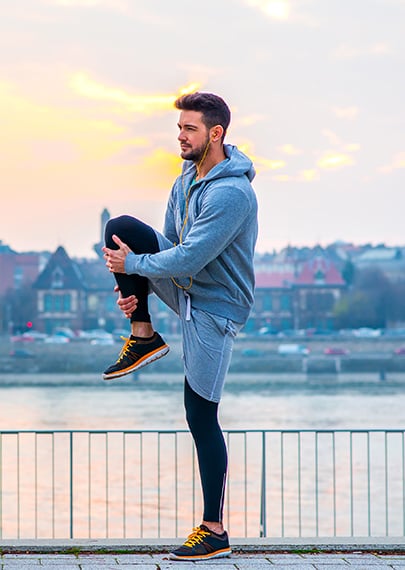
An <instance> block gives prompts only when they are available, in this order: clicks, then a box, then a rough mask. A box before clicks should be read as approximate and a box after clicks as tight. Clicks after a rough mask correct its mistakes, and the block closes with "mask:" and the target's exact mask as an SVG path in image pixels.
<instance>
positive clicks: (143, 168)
mask: <svg viewBox="0 0 405 570" xmlns="http://www.w3.org/2000/svg"><path fill="white" fill-rule="evenodd" d="M182 162H183V161H182V159H181V158H180V156H178V155H176V154H173V153H172V152H169V151H167V150H165V149H164V148H157V149H155V150H153V151H152V153H151V154H148V155H145V156H144V157H142V159H141V160H140V162H139V163H138V164H136V165H135V168H134V175H135V177H136V178H137V179H139V180H140V181H141V182H142V187H143V188H151V189H152V190H154V191H155V192H154V193H153V194H152V196H149V198H152V199H153V198H154V199H159V198H160V199H162V198H163V197H165V198H166V197H167V193H168V189H169V188H170V187H171V185H172V184H173V181H174V179H175V178H176V177H177V176H178V175H179V174H180V172H181V165H182ZM161 190H164V192H163V193H162V192H159V191H161Z"/></svg>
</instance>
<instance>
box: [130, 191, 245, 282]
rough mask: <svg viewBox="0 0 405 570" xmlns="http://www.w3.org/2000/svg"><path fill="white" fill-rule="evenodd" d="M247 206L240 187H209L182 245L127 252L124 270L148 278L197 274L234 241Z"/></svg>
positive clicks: (167, 229) (243, 219)
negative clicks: (140, 252) (151, 251)
mask: <svg viewBox="0 0 405 570" xmlns="http://www.w3.org/2000/svg"><path fill="white" fill-rule="evenodd" d="M250 208H251V204H250V202H249V199H248V197H247V196H246V194H245V193H244V192H243V190H242V189H241V188H239V187H237V186H235V185H231V184H226V185H225V184H223V183H222V184H220V185H218V186H217V187H214V188H211V189H210V191H209V192H206V193H205V195H204V198H203V202H202V206H201V210H200V213H199V215H198V217H197V218H196V220H195V221H194V223H193V225H192V227H191V229H190V231H189V232H188V234H187V235H186V237H185V239H184V242H183V244H181V245H177V246H176V247H173V248H171V249H167V250H164V251H160V252H158V253H154V254H141V255H135V254H134V253H129V254H128V255H127V257H126V260H125V271H126V273H128V274H132V273H137V274H138V275H143V276H145V277H150V278H165V277H170V276H176V277H187V276H190V275H196V274H197V273H198V272H199V271H201V270H202V269H203V268H204V267H205V266H206V265H207V264H208V263H209V262H210V261H212V260H213V259H215V258H217V257H218V255H220V253H221V252H222V251H224V249H226V247H227V246H228V245H229V244H230V243H231V242H232V241H233V240H234V238H235V236H237V234H238V233H239V232H240V229H241V227H242V225H243V223H244V221H245V220H246V218H247V217H248V215H249V211H250ZM165 225H166V224H165ZM166 231H169V228H168V227H167V228H166ZM166 235H167V234H166ZM167 237H169V239H171V236H169V235H167Z"/></svg>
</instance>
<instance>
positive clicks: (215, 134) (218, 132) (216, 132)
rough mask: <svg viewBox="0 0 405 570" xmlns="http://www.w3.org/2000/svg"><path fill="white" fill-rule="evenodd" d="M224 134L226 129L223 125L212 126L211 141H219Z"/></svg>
mask: <svg viewBox="0 0 405 570" xmlns="http://www.w3.org/2000/svg"><path fill="white" fill-rule="evenodd" d="M223 134H224V129H223V127H221V125H215V127H212V128H211V132H210V140H211V142H218V141H219V140H221V139H222V135H223Z"/></svg>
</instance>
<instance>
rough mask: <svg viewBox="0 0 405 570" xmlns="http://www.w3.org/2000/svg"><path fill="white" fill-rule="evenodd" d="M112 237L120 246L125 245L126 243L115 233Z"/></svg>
mask: <svg viewBox="0 0 405 570" xmlns="http://www.w3.org/2000/svg"><path fill="white" fill-rule="evenodd" d="M112 239H113V241H114V242H115V243H116V244H117V245H118V247H122V246H123V245H125V243H124V242H123V241H121V240H120V238H119V237H118V236H116V235H115V234H113V236H112Z"/></svg>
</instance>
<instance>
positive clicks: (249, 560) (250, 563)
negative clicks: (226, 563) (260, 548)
mask: <svg viewBox="0 0 405 570" xmlns="http://www.w3.org/2000/svg"><path fill="white" fill-rule="evenodd" d="M230 560H231V561H232V562H233V563H234V564H235V566H236V568H238V570H239V568H240V569H241V570H252V569H253V568H263V569H266V568H267V570H269V569H270V568H271V567H272V566H273V564H272V563H271V562H270V560H268V558H267V555H258V554H252V555H250V556H249V555H248V554H234V555H233V556H231V558H230Z"/></svg>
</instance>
